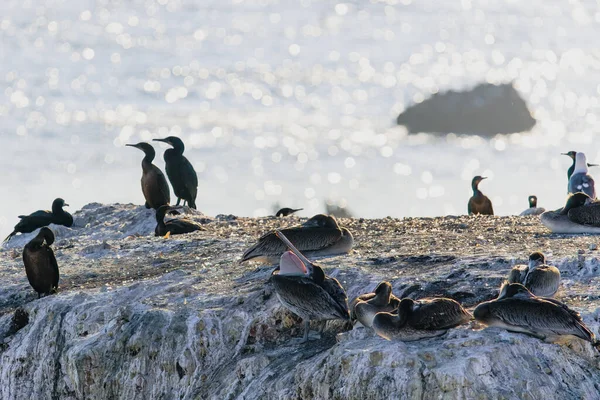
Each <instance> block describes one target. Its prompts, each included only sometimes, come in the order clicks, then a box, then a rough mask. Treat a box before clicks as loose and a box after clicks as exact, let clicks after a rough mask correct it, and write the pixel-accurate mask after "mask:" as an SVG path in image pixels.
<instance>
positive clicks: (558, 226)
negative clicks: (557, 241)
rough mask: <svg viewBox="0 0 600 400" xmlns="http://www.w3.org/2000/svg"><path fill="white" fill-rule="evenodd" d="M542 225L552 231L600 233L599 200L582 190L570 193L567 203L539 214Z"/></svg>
mask: <svg viewBox="0 0 600 400" xmlns="http://www.w3.org/2000/svg"><path fill="white" fill-rule="evenodd" d="M540 221H541V222H542V224H544V226H546V227H547V228H548V229H550V230H551V231H552V232H554V233H595V234H599V233H600V202H595V201H593V200H592V199H591V198H590V196H588V195H587V194H585V193H583V192H579V193H573V194H570V195H569V197H568V198H567V203H566V204H565V206H564V207H563V208H561V209H558V210H556V211H546V212H545V213H543V214H542V215H541V216H540Z"/></svg>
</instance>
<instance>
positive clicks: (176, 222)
mask: <svg viewBox="0 0 600 400" xmlns="http://www.w3.org/2000/svg"><path fill="white" fill-rule="evenodd" d="M169 208H170V207H169V206H160V207H159V208H158V210H156V228H155V229H154V236H165V235H166V234H167V232H168V233H170V234H171V235H179V234H182V233H190V232H194V231H199V230H202V227H201V226H200V225H198V224H197V223H195V222H193V221H188V220H185V219H180V218H175V219H171V220H168V221H166V222H165V215H166V214H167V211H169Z"/></svg>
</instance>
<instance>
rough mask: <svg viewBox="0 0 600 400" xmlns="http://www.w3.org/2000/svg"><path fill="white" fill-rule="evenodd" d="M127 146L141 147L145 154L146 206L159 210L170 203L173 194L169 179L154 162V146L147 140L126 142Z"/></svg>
mask: <svg viewBox="0 0 600 400" xmlns="http://www.w3.org/2000/svg"><path fill="white" fill-rule="evenodd" d="M126 146H131V147H135V148H136V149H140V150H142V151H143V152H144V154H145V156H144V159H143V160H142V193H144V198H145V199H146V208H153V209H155V210H158V208H159V207H160V206H164V205H165V204H169V202H170V201H171V194H170V192H169V184H168V183H167V179H166V178H165V176H164V175H163V173H162V172H161V170H160V169H159V168H158V167H157V166H156V165H154V164H152V160H154V156H155V155H156V153H155V151H154V147H152V146H151V145H150V144H149V143H145V142H140V143H137V144H126Z"/></svg>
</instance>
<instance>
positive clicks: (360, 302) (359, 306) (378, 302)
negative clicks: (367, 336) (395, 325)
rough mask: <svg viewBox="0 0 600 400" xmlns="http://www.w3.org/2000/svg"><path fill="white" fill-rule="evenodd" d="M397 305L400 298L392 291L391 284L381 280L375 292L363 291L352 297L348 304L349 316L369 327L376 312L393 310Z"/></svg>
mask: <svg viewBox="0 0 600 400" xmlns="http://www.w3.org/2000/svg"><path fill="white" fill-rule="evenodd" d="M399 305H400V299H398V298H397V297H396V296H394V294H393V293H392V284H391V283H389V282H386V281H383V282H381V283H380V284H379V285H377V287H376V288H375V292H373V293H365V294H362V295H360V296H358V297H357V298H356V299H354V301H353V302H352V305H351V306H350V310H351V317H352V319H357V320H358V322H360V323H361V324H362V325H363V326H366V327H368V328H370V327H371V326H372V325H373V318H375V315H376V314H377V313H380V312H395V311H396V310H397V309H398V306H399Z"/></svg>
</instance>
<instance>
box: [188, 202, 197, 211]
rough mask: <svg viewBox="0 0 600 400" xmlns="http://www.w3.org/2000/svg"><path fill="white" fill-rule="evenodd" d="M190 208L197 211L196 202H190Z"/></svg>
mask: <svg viewBox="0 0 600 400" xmlns="http://www.w3.org/2000/svg"><path fill="white" fill-rule="evenodd" d="M188 206H189V207H190V208H193V209H194V210H196V201H195V200H190V201H188Z"/></svg>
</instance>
